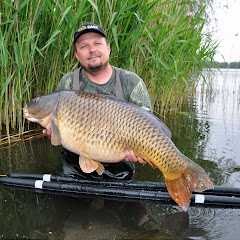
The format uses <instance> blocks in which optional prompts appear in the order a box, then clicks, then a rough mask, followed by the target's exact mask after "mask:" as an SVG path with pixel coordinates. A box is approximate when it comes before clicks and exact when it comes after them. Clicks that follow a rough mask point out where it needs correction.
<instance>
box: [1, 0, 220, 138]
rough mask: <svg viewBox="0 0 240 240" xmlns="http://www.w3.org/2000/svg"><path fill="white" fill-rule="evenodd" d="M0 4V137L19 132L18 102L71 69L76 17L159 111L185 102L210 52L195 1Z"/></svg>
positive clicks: (200, 8) (6, 1) (27, 0)
mask: <svg viewBox="0 0 240 240" xmlns="http://www.w3.org/2000/svg"><path fill="white" fill-rule="evenodd" d="M201 2H203V1H201ZM0 9H1V10H0V11H1V12H0V27H1V28H0V66H1V68H0V94H1V95H0V97H1V98H0V111H1V112H0V113H1V114H0V122H1V124H0V132H1V130H2V133H3V132H5V133H6V134H7V135H8V136H9V135H10V133H12V132H14V131H16V132H18V133H19V134H20V133H21V132H23V131H24V128H25V120H24V119H23V117H22V107H23V106H24V105H25V103H26V102H28V101H29V100H30V99H32V98H33V97H35V96H37V95H41V94H45V93H49V92H52V91H54V90H55V88H56V86H57V84H58V82H59V81H60V79H61V77H62V76H63V74H64V73H66V72H68V71H72V70H74V69H76V67H77V66H78V63H77V61H76V59H75V57H74V53H73V49H72V40H73V34H74V31H75V30H76V29H77V28H78V27H79V25H80V24H81V23H83V22H86V21H92V22H95V23H98V24H100V25H101V26H102V27H103V29H105V31H106V33H107V36H108V40H109V42H110V44H111V59H110V60H111V64H113V65H115V66H118V67H123V68H126V69H128V70H132V71H135V72H136V73H137V74H138V75H139V76H141V77H142V78H143V80H144V81H145V83H146V85H147V87H148V89H149V93H150V96H151V101H152V105H153V107H154V110H155V111H157V112H158V113H160V114H163V115H164V114H166V113H167V112H168V111H169V110H177V109H178V108H179V106H180V105H181V104H183V103H185V102H186V100H187V99H188V97H189V96H190V95H191V94H192V92H194V87H195V85H196V82H197V79H198V77H199V75H200V74H201V71H202V69H203V68H204V67H205V65H204V62H207V60H209V59H212V58H213V56H214V54H215V48H216V44H215V43H213V42H211V41H210V40H208V39H209V38H207V37H205V35H204V34H203V33H202V29H203V27H204V25H205V22H206V15H205V14H206V11H205V6H204V5H203V4H199V1H196V2H194V1H193V2H189V1H186V0H172V1H170V0H165V1H164V0H162V1H161V0H155V1H154V0H153V1H149V0H141V1H136V0H118V1H116V0H115V1H113V0H98V1H97V0H81V1H80V0H77V1H75V0H66V1H63V0H58V1H55V0H45V1H41V0H37V1H31V0H24V1H20V0H14V1H11V0H3V1H1V2H0ZM2 128H3V129H2Z"/></svg>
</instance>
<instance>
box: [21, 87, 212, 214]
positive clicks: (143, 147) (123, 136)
mask: <svg viewBox="0 0 240 240" xmlns="http://www.w3.org/2000/svg"><path fill="white" fill-rule="evenodd" d="M23 114H24V117H25V118H27V119H28V120H30V121H32V122H37V123H39V124H41V125H42V126H43V127H44V128H47V129H49V128H50V127H51V129H52V135H51V142H52V144H53V145H59V144H61V145H62V146H63V147H64V148H66V149H68V150H69V151H71V152H74V153H76V154H78V155H80V156H79V165H80V167H81V169H82V171H83V172H85V173H91V172H93V171H95V170H96V171H97V172H98V174H102V173H103V171H104V167H103V165H102V164H101V163H100V162H105V163H106V162H107V163H116V162H119V161H121V160H123V159H124V158H125V157H126V154H125V151H126V150H133V153H134V154H135V155H136V156H137V157H140V158H142V159H144V160H146V161H147V162H148V163H149V164H150V165H155V166H156V167H157V168H159V170H160V171H161V172H162V173H163V175H164V178H165V182H166V186H167V189H168V192H169V194H170V196H171V197H172V198H173V200H174V201H175V202H176V203H177V204H178V205H180V206H181V207H182V209H183V210H184V211H186V210H187V208H188V205H189V203H190V197H191V195H192V193H191V191H197V192H199V191H204V190H207V189H211V188H213V184H212V182H211V180H210V179H209V178H208V176H207V174H206V172H205V171H204V170H203V168H201V167H200V166H199V165H197V164H196V163H194V162H193V161H192V160H190V159H189V158H187V157H186V156H184V155H183V154H182V153H181V152H180V151H179V150H178V149H177V148H176V146H175V145H174V143H173V142H172V141H171V137H170V135H171V134H170V130H168V128H167V127H166V126H165V125H164V124H163V122H161V121H160V119H158V118H157V117H156V116H155V115H153V114H151V113H149V112H147V111H146V110H144V109H142V108H140V107H138V106H135V105H133V104H130V103H128V102H125V101H123V100H119V99H116V98H114V97H110V96H105V95H99V94H94V93H87V92H80V91H61V92H53V93H51V94H48V95H44V96H41V97H37V98H35V99H33V100H32V101H30V102H29V103H27V104H26V105H25V107H24V109H23Z"/></svg>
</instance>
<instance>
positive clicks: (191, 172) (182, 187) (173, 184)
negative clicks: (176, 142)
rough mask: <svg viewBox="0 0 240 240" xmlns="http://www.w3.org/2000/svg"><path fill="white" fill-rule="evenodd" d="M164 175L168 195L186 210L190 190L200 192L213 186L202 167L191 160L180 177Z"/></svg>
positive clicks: (190, 193)
mask: <svg viewBox="0 0 240 240" xmlns="http://www.w3.org/2000/svg"><path fill="white" fill-rule="evenodd" d="M164 177H165V182H166V186H167V189H168V192H169V194H170V196H171V197H172V199H173V200H174V201H175V202H176V203H177V204H178V205H179V206H180V207H181V208H182V209H183V211H187V208H188V206H189V204H190V201H191V199H190V198H191V195H192V191H195V192H202V191H204V190H207V189H213V188H214V186H213V183H212V182H211V180H210V179H209V178H208V176H207V174H206V172H205V171H204V169H203V168H201V167H200V166H199V165H198V164H196V163H194V162H193V161H191V160H189V163H188V165H187V167H186V169H185V170H184V171H183V172H182V173H181V176H180V177H178V178H176V179H168V178H167V177H166V176H164Z"/></svg>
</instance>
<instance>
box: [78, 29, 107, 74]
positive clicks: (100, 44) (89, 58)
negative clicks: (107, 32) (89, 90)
mask: <svg viewBox="0 0 240 240" xmlns="http://www.w3.org/2000/svg"><path fill="white" fill-rule="evenodd" d="M75 45H76V50H77V51H76V52H75V56H76V58H77V59H78V61H79V62H80V64H81V65H82V67H83V69H84V70H86V71H88V72H97V71H99V70H100V69H103V68H104V67H106V66H107V65H108V63H109V55H110V51H111V49H110V45H109V43H107V42H106V38H104V37H103V36H102V35H100V34H98V33H93V32H89V33H85V34H83V35H82V36H80V37H79V38H78V40H77V41H76V43H75Z"/></svg>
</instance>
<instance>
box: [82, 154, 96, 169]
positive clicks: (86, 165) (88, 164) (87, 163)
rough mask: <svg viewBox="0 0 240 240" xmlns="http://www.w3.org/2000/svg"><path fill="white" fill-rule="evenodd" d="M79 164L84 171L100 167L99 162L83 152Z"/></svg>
mask: <svg viewBox="0 0 240 240" xmlns="http://www.w3.org/2000/svg"><path fill="white" fill-rule="evenodd" d="M79 165H80V168H81V169H82V171H83V172H85V173H91V172H93V171H95V170H96V169H97V168H98V167H99V163H98V162H96V161H94V160H92V159H91V158H89V157H88V156H87V155H85V154H82V153H81V155H80V156H79Z"/></svg>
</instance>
